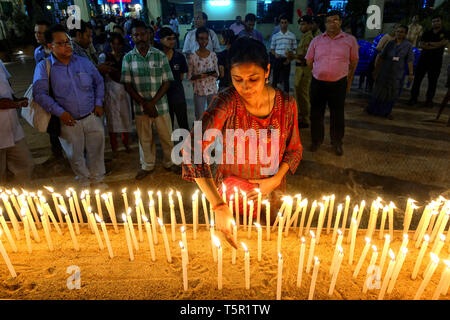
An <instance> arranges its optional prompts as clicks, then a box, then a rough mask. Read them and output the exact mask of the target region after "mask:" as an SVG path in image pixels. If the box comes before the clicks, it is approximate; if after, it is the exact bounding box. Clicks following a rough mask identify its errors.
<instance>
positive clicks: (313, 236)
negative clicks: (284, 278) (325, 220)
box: [306, 230, 316, 273]
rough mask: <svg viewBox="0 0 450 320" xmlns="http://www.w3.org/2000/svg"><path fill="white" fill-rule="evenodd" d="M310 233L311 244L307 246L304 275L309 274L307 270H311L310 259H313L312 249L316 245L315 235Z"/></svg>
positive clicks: (312, 232)
mask: <svg viewBox="0 0 450 320" xmlns="http://www.w3.org/2000/svg"><path fill="white" fill-rule="evenodd" d="M310 233H311V242H310V244H309V255H308V261H307V262H306V273H309V270H310V269H311V264H312V259H313V257H314V247H315V245H316V235H315V234H314V231H312V230H311V231H310Z"/></svg>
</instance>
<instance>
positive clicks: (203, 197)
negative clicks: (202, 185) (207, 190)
mask: <svg viewBox="0 0 450 320" xmlns="http://www.w3.org/2000/svg"><path fill="white" fill-rule="evenodd" d="M205 198H206V196H205V194H204V193H202V201H203V200H204V199H205Z"/></svg>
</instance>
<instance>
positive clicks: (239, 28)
mask: <svg viewBox="0 0 450 320" xmlns="http://www.w3.org/2000/svg"><path fill="white" fill-rule="evenodd" d="M244 29H245V26H244V24H243V23H242V17H241V16H237V17H236V22H234V23H233V24H232V25H231V26H230V30H232V31H233V32H234V34H235V35H238V34H239V32H241V31H242V30H244Z"/></svg>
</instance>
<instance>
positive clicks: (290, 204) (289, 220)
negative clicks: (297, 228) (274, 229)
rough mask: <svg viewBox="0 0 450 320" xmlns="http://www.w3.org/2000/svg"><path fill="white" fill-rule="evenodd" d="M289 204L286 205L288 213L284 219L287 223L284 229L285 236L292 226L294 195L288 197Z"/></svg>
mask: <svg viewBox="0 0 450 320" xmlns="http://www.w3.org/2000/svg"><path fill="white" fill-rule="evenodd" d="M286 202H287V205H286V208H287V209H286V214H285V215H284V216H285V220H284V221H283V223H284V224H285V225H286V227H285V230H284V236H285V237H287V236H288V233H289V228H290V227H291V215H292V204H293V200H292V197H287V200H286Z"/></svg>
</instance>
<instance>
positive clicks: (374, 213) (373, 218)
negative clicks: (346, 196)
mask: <svg viewBox="0 0 450 320" xmlns="http://www.w3.org/2000/svg"><path fill="white" fill-rule="evenodd" d="M380 201H381V199H380V198H377V201H375V203H373V204H372V208H371V210H370V218H369V225H368V228H367V232H366V236H367V237H369V238H372V235H373V232H374V230H375V227H376V224H377V219H378V209H379V208H380V207H381V204H380Z"/></svg>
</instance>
